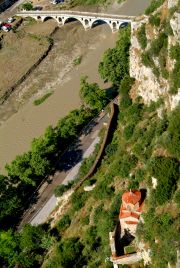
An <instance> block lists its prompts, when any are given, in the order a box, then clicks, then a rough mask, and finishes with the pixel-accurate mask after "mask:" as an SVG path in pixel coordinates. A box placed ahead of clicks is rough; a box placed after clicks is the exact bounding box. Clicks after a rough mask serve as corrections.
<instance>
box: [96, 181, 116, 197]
mask: <svg viewBox="0 0 180 268" xmlns="http://www.w3.org/2000/svg"><path fill="white" fill-rule="evenodd" d="M93 194H94V197H95V198H96V199H100V200H102V199H104V198H110V197H112V195H113V194H114V188H113V187H109V186H108V184H107V181H106V180H105V179H104V180H103V181H101V182H99V183H98V184H97V186H96V188H95V189H94V191H93Z"/></svg>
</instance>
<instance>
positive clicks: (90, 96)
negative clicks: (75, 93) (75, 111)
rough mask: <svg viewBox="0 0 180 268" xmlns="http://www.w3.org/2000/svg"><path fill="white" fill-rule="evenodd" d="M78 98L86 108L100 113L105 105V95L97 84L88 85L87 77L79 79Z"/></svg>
mask: <svg viewBox="0 0 180 268" xmlns="http://www.w3.org/2000/svg"><path fill="white" fill-rule="evenodd" d="M80 96H81V99H82V101H83V102H84V103H85V105H86V106H88V107H89V108H91V109H93V110H97V111H100V110H102V108H103V107H104V106H105V105H106V104H107V98H106V93H105V91H104V90H102V89H100V87H99V86H98V84H97V83H92V84H90V83H88V82H87V77H83V78H81V88H80Z"/></svg>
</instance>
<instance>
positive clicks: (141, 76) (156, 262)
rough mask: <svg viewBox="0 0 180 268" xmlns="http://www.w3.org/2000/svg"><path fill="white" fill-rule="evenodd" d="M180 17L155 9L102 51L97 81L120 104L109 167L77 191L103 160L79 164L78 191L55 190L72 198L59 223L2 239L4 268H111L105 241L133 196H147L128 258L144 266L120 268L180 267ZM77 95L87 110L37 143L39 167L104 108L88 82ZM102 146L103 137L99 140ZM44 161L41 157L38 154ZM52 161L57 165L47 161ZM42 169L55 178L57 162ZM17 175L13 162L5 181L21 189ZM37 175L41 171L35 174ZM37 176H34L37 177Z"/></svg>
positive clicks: (167, 4)
mask: <svg viewBox="0 0 180 268" xmlns="http://www.w3.org/2000/svg"><path fill="white" fill-rule="evenodd" d="M179 8H180V3H179V1H176V0H174V1H172V0H168V1H163V0H153V1H152V3H151V5H150V6H149V7H148V8H147V9H146V12H145V13H146V14H145V15H143V16H141V17H138V18H137V19H136V21H134V22H133V23H132V25H131V28H130V26H128V27H125V28H123V29H121V30H120V31H119V39H118V41H117V43H116V46H115V47H114V48H113V49H108V50H107V51H106V52H105V54H104V57H103V59H102V61H101V62H100V64H99V73H100V75H101V77H102V78H103V79H104V80H106V81H110V82H112V83H113V85H114V89H115V90H116V92H117V93H118V95H119V98H118V117H117V119H116V128H115V130H114V129H113V130H112V133H111V134H112V138H111V139H110V140H109V143H108V145H107V146H106V148H105V153H104V156H103V159H102V161H101V163H100V165H99V166H98V168H97V171H96V172H95V174H94V175H93V176H92V177H90V178H88V179H87V180H85V181H84V182H83V183H82V184H81V185H80V186H79V187H78V189H76V191H74V192H73V189H75V188H74V187H76V185H78V182H79V181H80V180H81V179H82V178H83V177H84V176H85V175H86V174H87V173H88V171H89V170H90V168H91V166H92V164H93V162H94V159H95V157H96V156H97V153H98V151H99V146H98V147H97V148H96V150H95V152H94V155H93V156H91V157H90V158H88V159H85V160H84V161H83V164H82V166H81V169H80V172H79V175H78V177H77V179H76V181H75V182H74V185H68V186H60V187H59V188H58V189H56V195H57V196H59V197H62V199H63V198H66V204H65V206H63V205H62V203H61V202H60V203H59V207H58V206H57V208H56V210H58V209H59V215H58V214H57V215H58V217H56V219H55V218H54V214H52V215H51V217H50V220H49V222H48V223H46V224H44V225H42V226H30V225H26V226H25V227H24V228H23V230H22V231H21V233H17V232H13V231H12V230H11V229H9V230H8V231H1V232H0V261H1V263H2V264H3V265H2V267H13V266H14V265H15V264H18V265H20V267H42V268H69V267H77V268H80V267H84V268H85V267H87V268H97V267H99V268H108V267H113V264H112V259H113V258H111V255H112V253H111V248H110V241H109V232H112V231H113V230H114V229H115V228H118V222H119V210H120V206H121V197H122V195H123V193H124V192H125V191H130V190H131V189H137V190H141V191H144V192H145V200H144V205H143V208H142V210H143V212H142V214H141V216H140V220H139V224H138V226H137V232H136V236H135V239H134V240H133V244H131V252H129V253H130V254H131V253H132V252H133V253H134V251H135V252H138V253H139V256H140V257H141V260H140V261H139V262H136V263H134V264H127V265H125V266H121V265H119V266H118V267H132V268H134V267H152V268H157V267H158V268H165V267H171V268H174V267H178V265H179V259H178V258H179V251H178V250H179V247H180V232H179V231H180V230H179V227H180V226H179V212H180V179H179V159H180V124H179V121H180V104H179V100H180V95H179V94H180V80H179V77H180V73H179V71H180V68H179V67H180V40H179V30H180V29H179V26H180V25H179V24H178V20H179V16H180V15H179V11H180V10H179ZM80 92H81V97H82V99H83V101H84V106H83V109H82V108H81V109H82V110H80V111H79V112H78V111H76V112H74V113H71V114H70V115H69V117H67V118H66V119H68V121H65V120H64V121H63V120H61V121H60V123H59V124H58V127H57V128H54V129H49V132H48V133H47V132H46V135H45V136H44V137H43V138H42V139H41V144H43V145H44V154H40V156H41V157H40V158H38V159H40V160H41V161H42V160H44V161H45V160H46V162H47V161H49V162H50V160H51V161H52V160H54V159H55V153H54V152H56V154H57V149H56V148H55V146H53V148H51V147H52V144H53V145H54V143H55V141H56V142H57V144H59V143H58V142H59V139H60V141H64V140H65V142H66V143H68V139H67V137H68V138H70V139H71V138H72V137H74V135H78V130H79V128H80V127H81V125H83V124H84V122H85V120H86V118H87V117H88V118H89V117H91V116H92V114H91V113H93V114H94V112H97V111H100V110H101V109H102V108H103V106H105V104H106V103H107V97H106V96H105V92H103V93H102V90H101V89H100V88H99V87H98V85H97V84H95V83H94V84H89V83H88V82H87V80H86V78H83V79H82V80H81V91H80ZM87 108H88V109H87ZM107 109H109V108H107ZM87 111H88V114H87ZM90 111H91V113H90ZM92 111H93V112H92ZM82 114H83V116H84V118H83V119H84V120H83V119H82V118H81V116H82ZM67 122H68V125H66V123H67ZM50 130H51V131H50ZM70 130H71V131H70ZM70 132H71V134H70ZM52 133H53V135H52ZM59 133H60V134H59ZM64 133H65V134H64ZM74 133H75V134H74ZM58 134H59V136H58V139H57V135H58ZM62 134H63V135H62ZM68 135H69V136H68ZM52 137H53V139H52ZM103 137H104V132H102V133H101V139H103ZM43 139H44V140H43ZM45 141H46V142H45ZM35 145H36V146H35ZM37 145H38V140H36V141H34V147H33V148H34V151H33V150H32V152H29V153H28V154H27V155H26V158H27V157H29V158H30V157H32V156H33V153H35V152H36V150H35V149H37V148H36V147H38V146H37ZM38 148H39V147H38ZM46 151H47V152H46ZM39 152H40V149H39V151H38V152H36V154H37V155H38V153H39ZM49 155H51V158H48V157H49ZM34 156H35V154H34ZM52 156H53V157H52ZM47 159H48V160H47ZM49 159H50V160H49ZM24 161H25V160H24ZM26 161H27V160H26ZM28 161H29V162H28V165H27V166H28V168H26V167H25V164H24V170H25V171H24V173H23V172H22V171H21V174H20V175H21V177H20V179H21V180H22V181H23V180H24V179H26V182H28V178H29V177H28V174H27V172H26V171H29V173H30V180H31V181H30V182H28V183H31V184H32V185H34V184H35V181H34V176H32V172H31V166H30V165H31V162H32V159H30V160H28ZM33 163H35V160H34V162H33ZM40 163H41V166H40V168H41V169H42V168H44V170H45V172H46V170H47V171H49V170H50V164H51V165H52V163H51V162H50V164H49V165H47V163H46V166H47V167H46V166H45V164H44V162H43V161H42V162H40ZM26 164H27V162H26ZM43 165H44V166H43ZM18 168H19V166H18ZM18 168H17V161H14V163H13V165H12V164H11V165H9V166H8V170H9V174H8V175H9V176H11V177H12V178H15V179H16V180H17V177H18V175H19V173H20V172H19V170H20V168H19V169H18ZM33 168H34V170H35V171H36V169H37V171H38V172H40V168H39V169H38V165H36V166H35V167H34V166H33ZM35 168H36V169H35ZM17 171H18V172H19V173H18V172H17ZM37 171H36V175H38V174H39V173H38V172H37ZM25 172H26V173H25ZM15 175H16V176H15ZM24 175H26V177H24ZM13 176H14V177H13ZM37 178H38V179H39V177H37ZM16 184H17V181H16ZM31 184H30V185H31ZM32 185H31V186H32ZM92 185H94V188H93V189H92V190H91V191H85V190H84V189H85V188H84V187H85V186H92ZM26 187H27V186H26ZM62 199H60V200H61V201H62ZM64 200H65V199H64ZM67 200H69V201H67ZM11 202H13V199H12V200H11ZM11 213H12V211H11ZM2 219H3V217H2ZM2 219H1V218H0V220H1V221H2V222H3V220H4V219H3V220H2ZM119 232H120V231H119ZM121 241H122V240H121ZM125 242H126V241H124V244H125ZM1 245H2V246H1ZM116 247H117V251H119V252H118V253H119V254H120V256H121V257H122V256H123V255H124V254H125V253H126V252H125V247H124V246H123V245H122V244H116ZM129 250H130V248H129ZM127 257H128V256H127ZM114 267H115V266H114Z"/></svg>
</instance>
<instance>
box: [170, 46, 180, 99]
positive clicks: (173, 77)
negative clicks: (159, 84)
mask: <svg viewBox="0 0 180 268" xmlns="http://www.w3.org/2000/svg"><path fill="white" fill-rule="evenodd" d="M170 57H171V58H172V59H174V60H176V62H175V64H174V69H173V71H172V73H171V74H170V85H171V88H170V93H171V94H177V92H178V89H179V88H180V45H179V44H176V45H175V46H172V47H171V49H170Z"/></svg>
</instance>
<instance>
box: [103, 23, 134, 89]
mask: <svg viewBox="0 0 180 268" xmlns="http://www.w3.org/2000/svg"><path fill="white" fill-rule="evenodd" d="M129 47H130V27H127V28H123V29H121V30H120V33H119V40H118V41H117V43H116V47H115V48H112V49H110V48H109V49H108V50H107V51H106V52H105V53H104V56H103V60H102V61H101V62H100V64H99V73H100V75H101V77H102V78H103V79H106V80H108V81H111V82H112V83H113V84H114V85H117V86H119V84H120V82H121V80H122V79H123V77H124V76H125V75H126V74H128V73H129Z"/></svg>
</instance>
